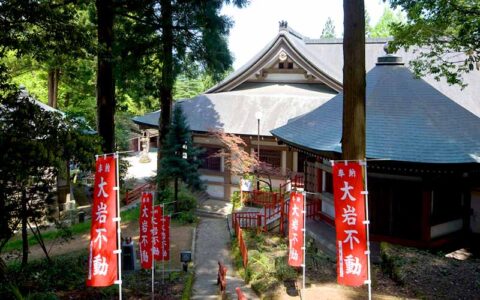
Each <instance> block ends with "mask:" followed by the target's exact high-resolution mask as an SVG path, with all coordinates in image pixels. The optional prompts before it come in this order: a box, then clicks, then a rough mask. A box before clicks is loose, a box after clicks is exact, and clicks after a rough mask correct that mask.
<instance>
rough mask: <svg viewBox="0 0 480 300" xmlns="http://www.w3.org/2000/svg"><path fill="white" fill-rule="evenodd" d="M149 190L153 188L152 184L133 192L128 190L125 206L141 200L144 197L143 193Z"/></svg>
mask: <svg viewBox="0 0 480 300" xmlns="http://www.w3.org/2000/svg"><path fill="white" fill-rule="evenodd" d="M149 188H151V185H150V183H144V184H142V185H140V186H137V187H136V188H134V189H132V190H127V192H126V193H125V204H130V203H132V202H133V201H135V200H137V199H140V197H141V196H142V192H143V191H145V190H147V189H149Z"/></svg>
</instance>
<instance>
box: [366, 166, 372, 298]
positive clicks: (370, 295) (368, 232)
mask: <svg viewBox="0 0 480 300" xmlns="http://www.w3.org/2000/svg"><path fill="white" fill-rule="evenodd" d="M364 174H365V192H366V193H365V221H366V222H365V226H367V228H366V230H367V264H368V267H367V276H368V279H367V284H368V300H371V299H372V278H371V271H370V218H369V216H368V181H367V160H366V159H365V171H364Z"/></svg>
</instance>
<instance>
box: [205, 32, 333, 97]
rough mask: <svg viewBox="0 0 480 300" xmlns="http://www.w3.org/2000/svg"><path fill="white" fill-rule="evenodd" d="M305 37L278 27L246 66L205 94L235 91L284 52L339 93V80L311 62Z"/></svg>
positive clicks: (319, 65)
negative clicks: (305, 47) (276, 31)
mask: <svg viewBox="0 0 480 300" xmlns="http://www.w3.org/2000/svg"><path fill="white" fill-rule="evenodd" d="M304 39H306V38H305V37H303V36H301V35H300V34H298V33H296V32H295V31H293V30H292V29H291V28H288V27H280V31H279V33H278V34H277V36H276V37H275V38H274V39H273V40H272V41H270V42H269V43H268V44H267V45H266V46H265V47H264V48H263V49H262V50H261V51H260V52H259V53H257V55H255V56H254V57H253V58H252V59H250V60H249V61H248V62H247V63H246V64H244V65H243V66H242V67H240V68H239V69H237V70H236V71H235V72H233V73H232V74H230V75H229V76H227V78H225V79H224V80H223V81H221V82H220V83H218V84H217V85H215V86H213V87H212V88H210V89H209V90H207V91H206V92H205V93H207V94H209V93H218V92H227V91H231V90H233V89H235V88H236V87H237V86H239V85H241V84H242V83H244V82H246V81H247V80H248V78H249V77H250V76H252V75H253V74H255V73H257V72H259V71H260V70H261V69H262V68H263V67H265V65H268V64H269V63H271V62H272V61H274V60H276V59H277V57H278V54H279V53H280V52H282V51H283V52H286V54H287V55H288V56H289V58H290V59H292V60H293V61H294V62H295V63H296V64H298V65H299V66H302V68H303V69H305V71H306V72H307V73H308V74H312V75H313V76H315V78H317V79H320V80H321V81H322V82H323V83H325V84H326V85H327V86H328V87H330V88H332V89H334V90H336V91H341V89H342V84H341V80H340V81H339V80H338V78H336V77H333V76H331V74H329V72H328V71H329V70H328V69H323V68H322V65H321V64H317V63H315V61H313V60H311V55H310V54H308V53H307V52H308V51H307V52H306V51H305V49H304V47H303V44H304Z"/></svg>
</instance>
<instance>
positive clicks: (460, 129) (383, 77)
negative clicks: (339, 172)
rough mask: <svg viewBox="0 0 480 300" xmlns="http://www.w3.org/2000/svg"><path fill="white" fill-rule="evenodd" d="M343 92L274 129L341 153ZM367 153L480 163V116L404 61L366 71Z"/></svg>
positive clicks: (294, 140) (295, 141) (290, 139)
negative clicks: (404, 64)
mask: <svg viewBox="0 0 480 300" xmlns="http://www.w3.org/2000/svg"><path fill="white" fill-rule="evenodd" d="M342 105H343V93H340V94H338V95H337V96H335V97H334V98H332V99H331V100H330V101H328V102H327V103H325V104H324V105H322V106H320V107H318V108H317V109H315V110H313V111H311V112H310V113H308V114H306V115H304V116H302V117H299V118H296V119H295V120H292V121H291V122H289V123H288V124H287V125H285V126H282V127H279V128H277V129H275V130H273V131H272V134H273V135H274V136H276V137H277V138H279V139H280V140H282V141H284V142H286V143H287V144H291V145H294V146H297V147H300V148H303V149H306V150H310V151H313V152H317V153H318V152H337V153H340V152H341V144H340V140H341V136H342ZM366 118H367V120H366V122H367V124H366V125H367V128H366V130H367V131H366V138H367V157H368V158H378V159H387V160H393V161H408V162H418V163H472V162H477V163H478V162H480V118H478V117H477V116H476V115H474V114H473V113H471V112H470V111H468V110H466V109H465V108H463V107H462V106H460V105H458V104H457V103H455V102H454V101H452V100H451V99H449V98H448V97H447V96H445V95H444V94H442V93H441V92H439V91H438V90H437V89H435V88H433V87H432V86H431V85H430V84H428V83H427V82H426V81H425V80H423V79H416V78H415V77H414V75H413V74H412V72H410V71H409V70H408V68H406V67H405V66H403V65H377V66H376V67H375V68H373V69H372V70H371V71H370V72H368V74H367V90H366Z"/></svg>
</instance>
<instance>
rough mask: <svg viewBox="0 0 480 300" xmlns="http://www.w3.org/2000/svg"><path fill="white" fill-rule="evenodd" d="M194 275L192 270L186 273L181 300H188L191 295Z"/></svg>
mask: <svg viewBox="0 0 480 300" xmlns="http://www.w3.org/2000/svg"><path fill="white" fill-rule="evenodd" d="M194 275H195V274H194V273H193V272H189V273H188V274H187V278H186V279H185V285H184V286H183V293H182V300H189V299H190V298H191V297H192V289H193V281H194V279H195V276H194Z"/></svg>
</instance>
